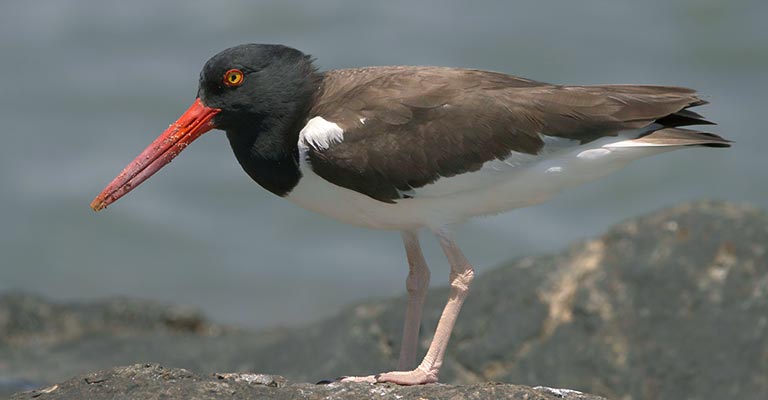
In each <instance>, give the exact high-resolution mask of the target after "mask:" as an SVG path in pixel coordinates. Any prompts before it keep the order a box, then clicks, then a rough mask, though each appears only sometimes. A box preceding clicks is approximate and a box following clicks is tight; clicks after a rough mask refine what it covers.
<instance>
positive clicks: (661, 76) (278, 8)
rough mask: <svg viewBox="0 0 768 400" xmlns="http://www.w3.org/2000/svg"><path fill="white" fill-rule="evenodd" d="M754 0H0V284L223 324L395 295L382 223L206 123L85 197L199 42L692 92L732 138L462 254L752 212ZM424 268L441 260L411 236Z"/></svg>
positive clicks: (476, 256) (564, 204)
mask: <svg viewBox="0 0 768 400" xmlns="http://www.w3.org/2000/svg"><path fill="white" fill-rule="evenodd" d="M766 19H768V2H766V1H764V0H751V1H749V0H733V1H727V2H726V1H722V0H674V1H671V0H654V1H651V2H642V4H640V3H638V2H637V1H623V0H622V1H618V0H616V1H610V2H609V1H598V0H582V1H578V2H563V1H542V0H535V1H534V0H529V1H516V2H509V1H488V2H466V1H454V2H437V1H424V2H412V1H387V2H383V1H382V2H358V1H351V0H350V1H325V2H316V1H305V2H299V1H285V0H279V1H278V0H274V1H261V2H246V1H221V2H215V1H189V0H184V1H182V0H174V1H165V2H153V1H131V2H117V1H103V0H101V1H96V0H94V1H68V0H40V1H35V2H30V1H16V0H3V1H2V2H0V90H1V92H0V135H2V136H1V137H2V145H0V290H4V289H11V288H16V289H24V290H29V291H34V292H39V293H43V294H46V295H48V296H50V297H53V298H61V299H82V298H94V297H102V296H111V295H131V296H139V297H144V298H152V299H159V300H170V301H174V302H184V303H190V304H194V305H198V306H200V307H202V308H203V309H204V310H206V311H207V312H208V313H209V314H210V315H211V316H212V317H213V318H215V319H217V320H219V321H226V322H238V323H246V324H250V325H253V326H261V327H263V326H269V325H274V324H286V323H296V322H299V321H306V320H309V319H315V318H319V317H321V316H324V315H328V314H330V313H334V312H336V311H338V310H339V308H340V306H341V305H343V304H345V303H349V302H351V301H354V300H357V299H362V298H368V297H372V296H374V297H376V296H389V295H393V294H396V293H399V292H401V291H402V290H403V286H404V282H403V280H404V277H405V271H406V267H405V262H404V256H403V254H402V253H403V252H402V249H401V247H400V246H401V245H400V241H399V235H397V234H396V233H392V232H375V231H367V230H363V229H359V228H354V227H350V226H345V225H342V224H340V223H336V222H333V221H330V220H327V219H325V218H324V217H322V216H318V215H314V214H312V213H310V212H308V211H304V210H302V209H299V208H297V207H295V206H293V205H292V204H289V203H288V202H286V201H283V200H281V199H279V198H276V197H274V196H272V195H271V194H269V193H268V192H266V191H264V190H262V189H261V188H259V187H258V186H257V185H256V184H253V183H252V182H251V181H250V180H249V179H248V178H247V177H246V175H245V174H244V173H243V172H242V171H241V170H240V167H239V166H238V165H237V163H236V162H235V159H234V157H233V156H232V155H231V154H230V150H229V147H228V143H227V141H226V138H225V137H224V135H223V134H221V133H220V132H219V133H210V134H208V135H206V136H204V137H203V138H202V139H200V140H199V141H198V142H196V143H195V144H194V145H193V146H192V147H190V148H189V149H188V150H187V151H186V152H185V153H184V155H183V156H181V157H180V158H179V159H177V160H176V161H175V162H174V163H173V165H171V167H170V168H168V169H166V170H164V171H163V172H162V173H160V174H158V175H156V176H155V177H154V178H152V179H151V180H150V181H148V182H147V183H145V184H144V185H143V186H142V187H141V188H140V189H139V190H137V191H135V192H134V193H132V194H131V195H129V196H128V197H126V198H125V199H123V200H121V201H120V202H119V203H117V204H116V205H115V206H113V207H111V208H110V209H109V210H108V211H106V212H103V213H100V214H95V213H93V212H92V211H90V209H89V208H88V204H89V202H90V201H91V199H92V198H93V196H94V195H96V194H97V193H98V192H99V191H100V190H101V189H102V188H103V187H104V185H105V184H106V183H108V182H109V181H110V180H111V179H112V178H113V177H114V176H115V175H116V174H117V173H118V172H119V171H120V170H121V169H122V168H123V166H125V165H126V164H127V163H128V162H129V161H130V160H131V159H133V157H134V156H135V155H136V154H137V153H138V152H139V151H140V150H141V149H143V148H144V147H145V146H146V145H147V144H148V143H149V142H150V141H151V140H152V139H154V137H155V136H156V135H158V134H159V133H160V132H161V131H162V130H163V129H164V128H165V127H166V126H167V125H168V124H169V123H171V122H172V121H173V120H175V119H176V117H177V116H178V115H179V114H180V113H181V112H182V111H184V110H185V109H186V107H187V106H188V105H189V103H191V101H192V100H193V98H194V94H195V92H196V84H197V82H196V80H197V75H198V72H199V69H200V68H201V66H202V64H203V63H204V62H205V60H207V59H208V57H209V56H211V55H213V54H214V53H216V52H218V51H219V50H221V49H223V48H225V47H228V46H231V45H235V44H238V43H243V42H267V43H269V42H275V43H284V44H288V45H292V46H294V47H297V48H300V49H302V50H304V51H306V52H309V53H311V54H313V55H315V56H316V57H317V59H318V63H319V65H320V66H321V67H322V68H338V67H351V66H361V65H380V64H428V65H451V66H466V67H477V68H484V69H492V70H498V71H504V72H508V73H512V74H516V75H522V76H526V77H529V78H533V79H537V80H543V81H551V82H557V83H582V84H591V83H658V84H672V85H684V86H691V87H694V88H698V89H699V90H701V91H702V92H703V93H704V94H706V96H707V98H708V99H709V100H711V101H712V103H713V104H712V105H710V106H708V107H706V108H705V109H703V110H702V111H703V112H704V113H705V114H706V115H707V116H709V117H710V118H711V119H714V120H715V121H718V122H719V123H720V125H719V126H718V127H716V128H715V129H716V131H717V132H720V133H722V134H724V135H726V136H727V137H729V138H731V139H733V140H735V141H736V142H737V143H736V147H734V148H732V149H730V150H728V151H718V150H707V149H698V150H690V151H685V152H678V153H674V154H666V155H663V156H658V157H656V158H655V159H650V160H643V161H640V162H638V163H635V164H634V165H632V166H631V167H629V168H627V169H626V170H624V171H623V172H621V173H619V174H616V175H613V176H611V177H609V178H607V179H604V180H602V181H599V182H596V183H594V184H590V185H587V186H583V187H581V188H577V189H575V190H571V191H569V192H567V193H565V194H564V195H563V196H561V197H559V198H558V199H556V200H554V201H551V202H549V203H547V204H545V205H542V206H538V207H534V208H529V209H523V210H517V211H513V212H510V213H507V214H505V215H501V216H497V217H492V218H485V219H480V220H475V221H473V222H471V223H469V224H466V225H464V226H462V227H459V228H458V236H459V240H460V243H462V244H463V248H464V249H465V252H466V253H467V255H468V256H469V257H470V259H471V260H473V261H474V263H475V264H476V266H477V269H478V270H481V271H482V270H485V269H488V268H491V267H493V266H494V265H496V264H498V263H499V262H501V261H503V260H506V259H509V258H513V257H518V256H521V255H529V254H535V253H542V252H548V251H556V250H558V249H561V248H563V247H565V246H566V245H567V244H568V243H569V242H570V241H572V240H574V239H577V238H583V237H587V236H591V235H595V234H598V233H600V232H602V231H604V230H605V229H606V228H607V227H608V226H610V225H611V224H613V223H616V222H618V221H620V220H622V219H625V218H627V217H630V216H636V215H639V214H642V213H645V212H648V211H650V210H653V209H656V208H658V207H661V206H664V205H669V204H673V203H676V202H680V201H685V200H691V199H699V198H719V199H729V200H736V201H748V202H751V203H755V204H758V205H760V206H762V207H768V183H767V182H768V180H767V179H766V170H768V168H767V167H768V162H767V161H766V157H765V152H766V149H768V134H766V128H765V126H764V124H763V123H762V122H763V120H764V119H765V117H764V116H765V113H766V101H765V97H764V96H765V93H766V92H768V76H767V75H766V71H768V29H766V28H765V20H766ZM425 239H426V240H425V245H426V247H427V252H428V254H427V257H428V259H429V260H431V264H432V269H433V271H434V274H433V282H434V283H435V284H442V283H443V282H444V281H445V279H446V275H447V274H446V273H445V271H446V269H447V267H446V265H445V262H444V260H443V258H442V256H441V254H440V253H439V250H438V248H437V246H436V245H435V244H434V241H433V240H432V239H431V238H429V237H426V236H425Z"/></svg>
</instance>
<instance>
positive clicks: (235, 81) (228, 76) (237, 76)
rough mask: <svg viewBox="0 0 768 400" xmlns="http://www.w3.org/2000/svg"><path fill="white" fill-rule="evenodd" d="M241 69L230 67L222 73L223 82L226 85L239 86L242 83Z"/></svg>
mask: <svg viewBox="0 0 768 400" xmlns="http://www.w3.org/2000/svg"><path fill="white" fill-rule="evenodd" d="M243 78H244V76H243V71H240V70H239V69H230V70H229V71H227V72H225V73H224V84H225V85H227V86H232V87H234V86H240V85H241V84H242V83H243Z"/></svg>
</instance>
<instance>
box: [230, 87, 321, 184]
mask: <svg viewBox="0 0 768 400" xmlns="http://www.w3.org/2000/svg"><path fill="white" fill-rule="evenodd" d="M311 102H312V95H307V96H306V98H302V99H299V100H297V101H296V102H294V103H291V104H288V105H286V106H285V107H283V108H282V109H281V110H277V111H274V110H273V111H272V112H270V113H269V114H268V115H264V116H251V118H248V123H244V124H242V125H239V126H237V127H232V128H230V129H227V138H228V139H229V143H230V145H231V146H232V150H233V151H234V153H235V157H236V158H237V161H238V162H239V163H240V165H241V166H242V167H243V170H245V172H246V173H247V174H248V175H249V176H250V177H251V178H252V179H253V180H254V181H256V183H258V184H259V185H261V186H262V187H263V188H265V189H267V190H269V191H270V192H272V193H274V194H276V195H278V196H281V197H282V196H285V195H287V194H288V193H290V191H291V190H292V189H293V188H294V187H295V186H296V185H297V184H298V183H299V180H300V179H301V172H300V170H299V150H298V140H299V132H300V131H301V129H302V128H303V127H304V125H306V123H307V120H308V119H309V110H310V107H311Z"/></svg>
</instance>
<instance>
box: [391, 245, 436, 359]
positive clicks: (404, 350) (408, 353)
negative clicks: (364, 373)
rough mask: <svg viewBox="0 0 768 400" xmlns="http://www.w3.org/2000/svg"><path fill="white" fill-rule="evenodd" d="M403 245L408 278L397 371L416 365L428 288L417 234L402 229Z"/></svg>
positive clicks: (426, 267)
mask: <svg viewBox="0 0 768 400" xmlns="http://www.w3.org/2000/svg"><path fill="white" fill-rule="evenodd" d="M401 236H402V237H403V245H405V254H406V256H407V257H408V279H406V281H405V288H406V290H407V291H408V306H407V307H406V309H405V325H403V341H402V344H401V345H400V359H399V360H398V362H397V369H398V371H408V370H410V369H411V368H413V367H414V366H415V365H416V351H417V349H418V345H419V326H420V325H421V309H422V307H423V306H424V299H426V297H427V288H429V267H428V266H427V262H426V261H425V260H424V255H423V254H422V252H421V245H420V244H419V236H418V234H417V233H416V232H414V231H403V232H402V233H401Z"/></svg>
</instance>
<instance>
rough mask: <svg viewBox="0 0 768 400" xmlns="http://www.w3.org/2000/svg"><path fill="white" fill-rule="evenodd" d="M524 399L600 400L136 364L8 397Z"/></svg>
mask: <svg viewBox="0 0 768 400" xmlns="http://www.w3.org/2000/svg"><path fill="white" fill-rule="evenodd" d="M370 398H386V399H400V400H409V399H414V400H416V399H418V400H427V399H457V400H458V399H462V400H464V399H468V400H472V399H476V400H481V399H482V400H485V399H499V400H504V399H510V400H511V399H526V400H563V399H565V400H601V399H602V400H604V398H602V397H598V396H591V395H587V394H583V393H579V392H575V391H572V390H562V389H552V388H543V387H541V388H530V387H527V386H518V385H506V384H498V383H483V384H474V385H465V386H451V385H443V384H432V385H423V386H410V387H408V386H397V385H389V384H376V385H373V384H363V383H333V384H330V385H313V384H308V383H291V382H288V381H286V379H285V378H283V377H280V376H274V375H253V374H224V375H221V374H219V375H214V376H208V377H202V376H199V375H196V374H194V373H192V372H190V371H187V370H185V369H166V368H163V367H161V366H159V365H156V364H137V365H132V366H129V367H118V368H112V369H109V370H106V371H100V372H95V373H91V374H87V375H84V376H79V377H77V378H73V379H70V380H68V381H66V382H63V383H60V384H56V385H52V386H49V387H47V388H43V389H38V390H34V391H30V392H25V393H19V394H16V395H14V396H13V397H12V399H16V400H22V399H39V400H81V399H89V400H121V399H126V400H128V399H130V400H134V399H143V400H153V399H157V400H159V399H183V400H203V399H206V400H208V399H238V400H248V399H259V400H262V399H263V400H289V399H307V400H313V399H317V400H320V399H338V400H344V399H349V400H360V399H370Z"/></svg>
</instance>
